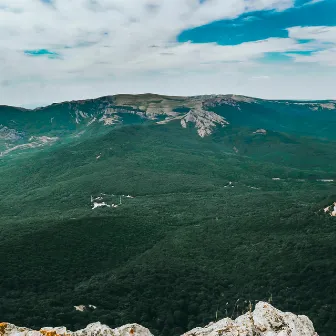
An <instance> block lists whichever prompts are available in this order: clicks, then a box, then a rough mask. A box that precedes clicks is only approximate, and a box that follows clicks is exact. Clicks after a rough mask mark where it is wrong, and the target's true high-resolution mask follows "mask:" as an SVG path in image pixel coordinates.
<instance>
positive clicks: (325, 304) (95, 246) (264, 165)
mask: <svg viewBox="0 0 336 336" xmlns="http://www.w3.org/2000/svg"><path fill="white" fill-rule="evenodd" d="M0 125H1V126H0V152H1V157H0V173H1V179H0V191H1V195H2V196H1V201H0V211H1V221H0V269H1V272H0V297H1V300H0V316H1V319H3V320H5V321H8V322H11V323H14V324H16V325H24V326H27V327H33V328H35V329H36V328H37V329H38V328H41V327H43V326H46V325H65V326H67V327H68V328H70V329H79V328H81V327H84V326H86V325H87V324H88V323H89V322H94V321H101V322H102V323H106V324H108V325H110V326H111V327H117V326H120V325H123V324H126V323H130V322H132V323H133V322H138V323H141V324H142V325H144V326H145V327H148V328H149V329H150V330H151V332H152V333H153V334H157V335H163V336H173V335H181V334H182V333H183V332H184V331H187V330H190V329H192V328H194V327H195V326H197V325H205V324H207V323H208V322H210V321H213V320H214V319H215V318H216V316H217V317H218V319H220V318H223V317H225V316H230V317H231V316H232V317H236V316H238V315H240V314H241V313H242V312H246V310H247V309H248V302H249V300H252V301H253V300H270V299H272V300H273V302H274V304H275V305H276V306H277V307H279V309H282V310H286V311H292V312H294V313H299V314H305V315H308V316H309V317H310V318H311V319H312V321H313V322H314V325H315V326H316V330H318V331H319V335H320V336H323V335H324V336H326V335H330V336H331V335H332V334H330V330H335V328H336V325H335V321H336V305H335V302H336V297H335V295H334V294H333V292H332V290H331V288H334V287H335V286H336V282H335V281H336V261H335V260H336V254H335V252H336V251H335V247H334V245H335V241H336V226H335V218H334V217H332V216H330V215H329V214H328V213H324V211H323V209H324V208H325V207H327V206H330V205H331V204H333V202H335V201H336V188H335V186H336V185H335V181H336V156H335V144H336V143H335V142H336V133H335V131H334V130H335V126H336V103H335V102H334V101H318V102H302V101H268V100H261V99H255V98H250V97H243V96H236V95H212V96H196V97H169V96H160V95H154V94H145V95H117V96H108V97H102V98H98V99H91V100H83V101H72V102H64V103H58V104H52V105H50V106H47V107H42V108H38V109H35V110H26V109H21V108H15V107H8V106H0ZM238 299H239V301H237V300H238ZM237 302H238V303H237ZM80 305H86V306H89V305H93V306H95V307H97V308H96V309H87V310H85V311H83V312H81V311H77V310H76V309H75V308H74V306H80ZM153 307H155V309H153Z"/></svg>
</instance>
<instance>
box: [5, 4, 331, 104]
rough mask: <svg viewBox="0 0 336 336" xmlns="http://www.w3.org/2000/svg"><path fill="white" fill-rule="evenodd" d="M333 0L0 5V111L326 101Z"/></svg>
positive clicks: (328, 88) (328, 81)
mask: <svg viewBox="0 0 336 336" xmlns="http://www.w3.org/2000/svg"><path fill="white" fill-rule="evenodd" d="M335 82H336V0H0V105H1V104H8V105H16V106H25V107H36V106H41V105H47V104H50V103H53V102H60V101H65V100H75V99H86V98H94V97H99V96H104V95H112V94H118V93H147V92H153V93H158V94H168V95H183V96H184V95H199V94H201V95H203V94H230V93H233V94H242V95H247V96H253V97H260V98H266V99H300V100H303V99H307V100H313V99H336V89H335V87H336V86H335Z"/></svg>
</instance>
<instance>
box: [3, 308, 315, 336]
mask: <svg viewBox="0 0 336 336" xmlns="http://www.w3.org/2000/svg"><path fill="white" fill-rule="evenodd" d="M0 336H153V335H152V334H151V333H150V331H149V330H148V329H147V328H144V327H142V326H141V325H139V324H126V325H124V326H122V327H120V328H116V329H111V328H109V327H108V326H106V325H104V324H101V323H100V322H96V323H92V324H89V325H88V326H87V327H86V328H85V329H82V330H78V331H75V332H72V331H69V330H67V329H66V328H65V327H58V328H50V327H47V328H42V329H41V330H39V331H35V330H31V329H28V328H21V327H16V326H15V325H13V324H9V323H0ZM183 336H318V334H317V333H316V332H315V330H314V326H313V323H312V322H311V321H310V319H309V318H308V317H307V316H303V315H299V316H297V315H294V314H292V313H283V312H282V311H280V310H278V309H276V308H274V307H273V306H271V305H270V304H268V303H265V302H259V303H257V305H256V307H255V309H254V311H252V312H247V313H246V314H244V315H242V316H240V317H238V318H237V319H236V320H231V319H230V318H225V319H223V320H220V321H217V322H213V323H210V324H209V325H207V326H206V327H204V328H195V329H193V330H191V331H188V332H187V333H185V334H184V335H183Z"/></svg>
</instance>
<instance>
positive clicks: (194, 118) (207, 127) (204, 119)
mask: <svg viewBox="0 0 336 336" xmlns="http://www.w3.org/2000/svg"><path fill="white" fill-rule="evenodd" d="M189 122H191V123H194V124H195V127H196V128H197V133H198V135H199V136H201V137H202V138H204V137H205V136H207V135H210V134H212V132H213V129H214V128H215V127H216V126H221V127H225V126H226V125H228V124H229V123H228V122H227V121H226V120H225V119H224V118H223V117H221V116H220V115H218V114H216V113H214V112H209V111H204V110H202V109H201V108H197V109H194V110H191V111H190V112H188V113H187V114H186V115H185V116H184V117H183V119H182V120H181V125H182V127H183V128H186V127H187V123H189Z"/></svg>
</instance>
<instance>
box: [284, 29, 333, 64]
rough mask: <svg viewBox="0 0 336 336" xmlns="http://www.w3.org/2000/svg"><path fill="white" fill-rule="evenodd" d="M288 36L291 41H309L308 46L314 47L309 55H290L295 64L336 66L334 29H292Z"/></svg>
mask: <svg viewBox="0 0 336 336" xmlns="http://www.w3.org/2000/svg"><path fill="white" fill-rule="evenodd" d="M288 34H289V37H290V38H292V39H296V40H311V41H312V42H310V43H309V45H311V46H313V47H314V49H313V52H312V53H311V54H310V55H301V54H295V53H294V54H292V55H291V56H292V57H293V58H294V60H295V62H301V63H318V64H323V65H329V66H336V27H325V26H316V27H292V28H289V29H288Z"/></svg>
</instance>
